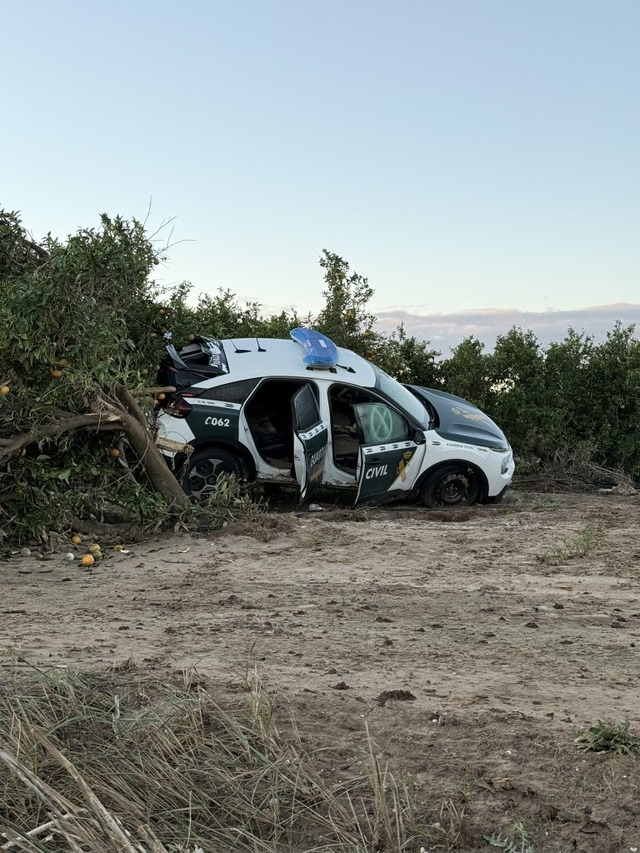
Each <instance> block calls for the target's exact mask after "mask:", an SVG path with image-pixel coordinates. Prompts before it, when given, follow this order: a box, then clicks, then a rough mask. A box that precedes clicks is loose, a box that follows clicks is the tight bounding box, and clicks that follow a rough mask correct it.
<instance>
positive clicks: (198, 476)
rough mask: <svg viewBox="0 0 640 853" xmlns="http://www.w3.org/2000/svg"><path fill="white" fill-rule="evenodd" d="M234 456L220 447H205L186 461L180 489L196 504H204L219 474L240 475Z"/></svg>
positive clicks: (238, 465) (237, 462)
mask: <svg viewBox="0 0 640 853" xmlns="http://www.w3.org/2000/svg"><path fill="white" fill-rule="evenodd" d="M241 473H242V472H241V468H240V463H239V461H238V459H237V457H236V456H234V455H233V453H231V452H230V451H228V450H223V449H222V448H220V447H207V448H205V449H204V450H199V451H198V452H197V453H194V454H193V455H192V456H190V457H189V459H187V463H186V466H185V469H184V473H183V475H182V488H183V489H184V490H185V492H186V493H187V494H188V495H189V497H191V498H193V500H194V501H195V502H196V503H204V502H205V501H206V499H207V497H208V496H209V495H210V494H211V492H212V491H213V490H214V489H215V487H216V482H217V480H218V477H219V476H220V475H221V474H232V475H233V476H235V477H240V475H241Z"/></svg>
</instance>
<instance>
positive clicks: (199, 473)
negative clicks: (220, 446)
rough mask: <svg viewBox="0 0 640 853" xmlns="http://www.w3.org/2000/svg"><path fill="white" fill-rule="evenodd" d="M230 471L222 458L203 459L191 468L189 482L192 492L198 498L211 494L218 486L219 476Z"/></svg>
mask: <svg viewBox="0 0 640 853" xmlns="http://www.w3.org/2000/svg"><path fill="white" fill-rule="evenodd" d="M225 471H228V466H227V465H225V463H224V462H223V461H222V460H221V459H201V460H199V461H198V462H196V464H195V465H194V466H193V468H191V469H190V470H189V474H188V477H187V484H188V487H189V491H190V493H191V494H192V495H193V496H194V497H195V498H196V499H197V498H201V497H202V496H204V495H207V494H209V492H211V491H213V489H215V487H216V483H217V481H218V477H219V476H220V474H223V473H224V472H225Z"/></svg>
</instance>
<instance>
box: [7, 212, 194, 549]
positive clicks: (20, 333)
mask: <svg viewBox="0 0 640 853" xmlns="http://www.w3.org/2000/svg"><path fill="white" fill-rule="evenodd" d="M158 261H159V257H158V253H157V251H156V250H155V249H154V246H153V244H152V243H151V242H150V240H149V239H148V238H147V236H146V234H145V230H144V227H143V226H142V225H141V224H140V223H138V222H135V221H133V222H127V221H125V220H123V219H121V218H119V217H117V218H114V219H111V218H109V217H107V216H103V217H102V218H101V226H100V228H99V229H96V230H83V231H80V232H78V233H77V234H76V235H75V236H73V237H71V238H69V239H68V241H66V242H64V243H63V242H59V241H57V240H55V239H53V238H51V237H49V238H47V239H46V240H45V241H43V244H42V245H38V244H36V243H34V242H33V240H31V238H30V237H29V236H28V234H27V232H26V231H25V229H24V228H23V226H22V224H21V222H20V219H19V217H18V216H17V215H16V214H14V213H8V212H6V211H0V286H1V288H2V291H1V299H0V387H1V396H0V404H1V405H0V475H1V478H2V481H1V484H0V529H3V530H5V531H6V530H8V531H10V532H11V534H12V535H17V536H18V537H26V536H33V535H45V533H46V531H49V530H61V529H65V528H69V527H71V526H72V525H73V524H76V526H77V524H78V522H81V521H82V520H83V519H85V520H87V521H88V520H94V521H96V520H97V521H100V520H101V519H102V518H103V517H104V515H105V513H107V514H108V511H109V507H110V506H111V507H113V506H116V507H118V508H119V511H120V516H121V520H122V518H128V519H129V520H133V521H136V520H137V521H140V520H143V519H145V518H150V517H151V515H152V513H154V512H155V513H156V514H157V517H158V518H161V517H163V516H165V515H166V514H167V513H169V512H171V511H172V510H175V509H176V508H184V507H186V506H188V499H187V497H186V496H185V494H184V492H183V491H182V489H181V487H180V485H179V483H178V482H177V480H176V479H175V477H174V476H173V474H172V473H171V471H170V470H169V469H168V467H167V466H166V465H165V463H164V461H163V458H162V456H161V454H160V453H159V451H158V449H157V447H156V446H155V445H154V442H153V440H152V436H151V434H150V432H149V429H148V426H147V419H146V415H145V411H144V409H145V400H149V399H151V398H150V397H149V394H148V391H147V390H146V389H145V386H146V385H148V384H149V382H148V381H147V379H146V377H145V375H144V374H145V373H146V368H145V366H144V365H145V364H146V363H147V362H148V361H149V357H148V356H149V353H148V352H146V351H147V350H148V349H149V348H150V347H152V346H153V343H154V340H153V338H152V337H151V336H154V337H155V336H156V334H157V333H156V332H153V331H151V332H150V330H151V329H153V328H154V327H155V326H157V325H158V320H159V316H158V312H159V310H160V311H162V309H159V308H158V302H157V294H156V293H155V290H154V285H153V281H152V279H151V272H152V271H153V269H154V267H155V265H156V264H157V263H158Z"/></svg>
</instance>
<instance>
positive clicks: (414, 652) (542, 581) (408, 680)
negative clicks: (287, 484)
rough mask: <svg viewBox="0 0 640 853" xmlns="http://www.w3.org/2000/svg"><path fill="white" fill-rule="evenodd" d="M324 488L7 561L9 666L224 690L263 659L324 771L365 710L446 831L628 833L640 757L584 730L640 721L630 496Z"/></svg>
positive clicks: (542, 838) (455, 836)
mask: <svg viewBox="0 0 640 853" xmlns="http://www.w3.org/2000/svg"><path fill="white" fill-rule="evenodd" d="M319 503H320V505H321V506H322V507H323V508H324V509H323V511H318V512H309V511H307V510H298V509H295V510H293V511H288V512H287V511H283V512H280V513H278V514H276V515H274V516H273V522H272V523H273V527H272V528H271V529H270V530H269V531H267V533H268V535H262V534H261V535H260V537H259V538H254V537H253V536H249V535H239V534H238V532H237V531H236V530H231V529H226V530H223V531H221V532H218V533H215V534H208V535H207V534H198V535H193V534H182V535H176V536H173V537H170V538H158V539H156V540H153V541H145V542H143V543H137V544H130V545H129V544H127V543H124V545H125V549H126V551H122V552H117V551H114V550H110V549H109V550H107V546H106V543H105V544H104V551H105V555H106V556H105V559H104V560H102V561H100V562H99V563H97V564H96V566H94V567H93V568H92V569H88V570H85V569H82V568H81V567H80V566H79V563H78V560H75V561H73V562H68V561H65V560H64V558H63V555H62V554H61V553H55V554H53V555H52V556H51V557H50V559H46V560H40V559H37V558H36V555H35V553H34V555H32V556H20V555H13V556H9V557H7V558H6V559H5V560H4V561H3V562H2V563H1V567H0V570H1V571H2V598H1V599H0V613H1V615H2V619H1V622H0V664H2V665H3V666H5V667H8V666H15V661H16V657H21V658H23V659H25V660H27V661H28V662H29V663H30V664H31V665H35V666H38V667H45V668H48V667H51V666H69V667H72V668H73V669H75V670H79V671H86V670H100V671H104V670H106V669H107V668H113V667H116V668H117V667H121V666H124V665H127V666H130V667H134V668H135V669H136V670H137V671H138V672H140V673H143V674H144V675H145V676H148V677H153V678H155V677H157V678H161V679H166V678H174V677H178V678H181V677H182V674H183V673H185V672H187V673H190V674H191V675H190V677H193V673H194V672H196V673H197V677H198V678H199V679H200V682H201V683H202V684H203V685H205V687H206V689H207V690H208V691H209V692H210V693H211V694H212V695H213V696H214V697H215V699H216V701H217V702H218V703H219V704H221V705H224V704H225V702H227V701H236V702H237V700H238V695H239V694H241V693H242V691H243V690H244V686H243V685H245V684H246V681H247V678H252V677H254V675H257V677H258V678H259V680H260V682H261V683H262V686H263V688H264V689H265V691H266V692H267V693H268V694H269V695H270V696H272V697H274V700H275V701H276V703H277V706H278V708H279V713H280V714H281V715H282V717H283V719H284V718H285V717H287V716H288V715H289V714H290V713H291V714H293V715H294V717H295V719H296V721H297V725H298V728H299V729H300V731H301V733H302V735H303V736H304V738H305V740H307V741H308V742H309V744H310V745H311V746H313V747H314V748H315V747H320V748H323V749H326V750H327V751H326V753H325V754H326V755H327V756H328V759H327V760H329V759H330V761H331V762H332V766H333V767H334V769H335V772H336V773H341V772H342V773H348V772H349V769H350V763H351V762H352V761H353V758H352V752H351V746H352V745H353V744H354V743H363V742H364V740H365V731H366V729H365V727H367V728H368V731H369V733H370V735H371V736H372V737H373V739H374V740H375V742H376V744H377V745H378V747H379V751H380V754H381V755H382V757H383V760H388V762H389V766H390V768H392V769H393V771H394V772H396V771H399V772H401V773H403V774H409V775H410V776H411V778H412V779H413V781H414V782H415V783H416V785H417V789H418V797H419V798H423V799H425V800H428V801H429V802H431V803H432V804H434V807H435V810H436V817H435V819H434V822H438V823H439V824H440V825H439V827H432V834H433V835H434V838H435V839H436V841H438V843H439V845H442V846H441V847H440V846H439V847H438V849H445V848H446V845H447V844H449V845H451V846H452V847H453V849H457V850H460V851H471V850H489V849H491V848H492V847H494V848H495V847H497V846H498V842H497V840H496V836H497V834H500V837H501V838H502V839H507V838H509V839H512V840H513V842H514V843H513V847H512V848H511V849H512V850H514V851H516V850H517V851H521V850H522V851H524V850H526V849H527V847H526V845H525V844H524V843H522V842H521V841H520V840H518V839H519V838H521V837H522V832H521V833H520V836H519V835H518V826H520V827H522V828H523V829H524V830H525V831H526V833H527V836H528V842H527V844H528V845H529V846H530V849H531V850H532V851H535V853H540V851H552V852H553V853H569V851H592V852H593V851H595V853H614V851H629V853H632V851H635V850H640V773H639V769H640V764H639V760H640V757H639V758H635V757H634V756H633V755H625V754H613V753H611V752H607V753H594V752H584V751H579V750H578V749H577V747H576V744H575V743H574V739H575V737H576V735H577V734H579V732H581V731H584V730H585V729H586V728H588V727H589V726H591V725H593V724H594V723H596V722H597V721H598V720H602V721H605V722H606V721H608V722H611V723H614V722H615V723H619V722H623V721H624V720H625V719H628V720H629V721H630V732H631V734H635V735H637V736H639V737H640V665H639V664H640V661H639V652H640V523H639V522H640V496H639V495H630V496H621V495H615V494H594V495H565V494H554V495H536V494H532V493H524V492H517V491H513V492H512V493H511V494H510V495H509V496H508V497H507V499H506V500H505V502H504V503H503V504H501V505H496V506H489V507H478V508H470V509H465V510H459V511H453V512H448V513H444V512H438V511H429V510H425V509H422V508H420V507H417V506H392V507H388V508H383V509H376V510H370V511H366V512H363V511H357V512H354V511H351V510H348V509H344V508H339V507H334V506H332V505H331V504H328V503H323V502H322V500H320V501H319ZM111 544H113V543H111ZM67 547H68V546H66V545H65V547H64V550H67ZM75 551H76V554H77V555H81V554H82V549H81V548H76V549H75ZM439 809H440V811H438V810H439ZM492 834H493V835H494V842H493V844H490V843H489V842H488V841H487V840H486V838H485V836H491V835H492ZM420 846H421V845H418V846H417V847H416V853H419V850H420ZM432 849H434V850H435V849H436V842H435V841H434V843H433V844H432V845H431V846H428V847H424V850H429V851H430V850H432ZM502 849H509V848H506V845H505V846H503V848H502Z"/></svg>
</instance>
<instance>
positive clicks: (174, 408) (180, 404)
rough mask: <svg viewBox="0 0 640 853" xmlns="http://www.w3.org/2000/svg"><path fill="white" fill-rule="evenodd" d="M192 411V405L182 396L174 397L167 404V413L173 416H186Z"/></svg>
mask: <svg viewBox="0 0 640 853" xmlns="http://www.w3.org/2000/svg"><path fill="white" fill-rule="evenodd" d="M192 411H193V409H192V407H191V406H190V405H189V403H187V401H186V400H185V399H184V397H174V399H173V400H172V401H171V405H170V406H169V414H171V415H173V417H174V418H186V417H188V416H189V415H190V414H191V412H192Z"/></svg>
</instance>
